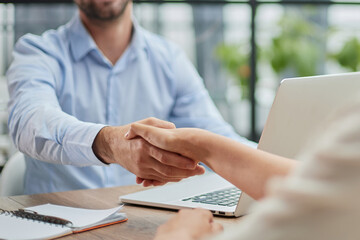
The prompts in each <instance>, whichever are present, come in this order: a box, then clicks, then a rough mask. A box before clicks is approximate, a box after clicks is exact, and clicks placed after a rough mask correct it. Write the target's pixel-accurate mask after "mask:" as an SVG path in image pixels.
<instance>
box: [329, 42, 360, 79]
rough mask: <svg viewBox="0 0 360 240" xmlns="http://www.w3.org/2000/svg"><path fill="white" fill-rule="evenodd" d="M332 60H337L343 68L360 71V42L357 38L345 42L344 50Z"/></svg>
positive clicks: (334, 55)
mask: <svg viewBox="0 0 360 240" xmlns="http://www.w3.org/2000/svg"><path fill="white" fill-rule="evenodd" d="M330 58H332V59H334V60H336V61H337V62H338V63H339V64H340V65H341V66H342V67H344V68H347V69H349V70H351V71H353V72H356V71H359V70H360V42H359V39H358V38H356V37H352V38H350V39H349V40H348V41H346V42H345V44H344V46H343V47H342V49H341V50H340V51H339V52H338V53H336V54H333V55H330Z"/></svg>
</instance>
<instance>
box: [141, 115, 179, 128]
mask: <svg viewBox="0 0 360 240" xmlns="http://www.w3.org/2000/svg"><path fill="white" fill-rule="evenodd" d="M139 123H142V124H146V125H150V126H154V127H158V128H166V129H174V128H176V126H175V124H174V123H172V122H168V121H164V120H161V119H158V118H154V117H150V118H147V119H144V120H141V121H139Z"/></svg>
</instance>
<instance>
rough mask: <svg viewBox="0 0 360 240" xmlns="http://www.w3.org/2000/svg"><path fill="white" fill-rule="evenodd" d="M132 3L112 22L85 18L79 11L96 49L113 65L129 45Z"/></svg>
mask: <svg viewBox="0 0 360 240" xmlns="http://www.w3.org/2000/svg"><path fill="white" fill-rule="evenodd" d="M131 14H132V3H129V4H128V6H127V7H126V10H125V12H124V14H123V15H122V16H121V17H120V18H119V19H115V20H113V21H100V20H94V19H89V18H87V17H86V16H85V15H84V14H83V13H82V12H81V11H80V18H81V20H82V22H83V23H84V25H85V27H86V28H87V30H88V31H89V33H90V35H91V36H92V38H93V39H94V41H95V43H96V45H97V46H98V48H99V49H100V50H101V51H102V53H103V54H104V55H105V57H106V58H107V59H109V60H110V62H111V63H112V64H113V65H115V63H116V62H117V60H118V59H119V58H120V57H121V55H122V54H123V53H124V52H125V50H126V48H127V47H128V45H129V44H130V41H131V36H132V20H131Z"/></svg>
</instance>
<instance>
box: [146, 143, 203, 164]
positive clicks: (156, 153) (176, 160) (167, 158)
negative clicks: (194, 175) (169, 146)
mask: <svg viewBox="0 0 360 240" xmlns="http://www.w3.org/2000/svg"><path fill="white" fill-rule="evenodd" d="M149 155H150V156H152V157H153V158H154V159H156V160H158V161H159V162H161V163H162V164H165V165H168V166H172V167H177V168H181V169H195V168H196V165H197V163H198V162H196V161H194V160H192V159H190V158H187V157H184V156H181V155H179V154H177V153H172V152H168V151H165V150H162V149H160V148H157V147H154V146H150V147H149Z"/></svg>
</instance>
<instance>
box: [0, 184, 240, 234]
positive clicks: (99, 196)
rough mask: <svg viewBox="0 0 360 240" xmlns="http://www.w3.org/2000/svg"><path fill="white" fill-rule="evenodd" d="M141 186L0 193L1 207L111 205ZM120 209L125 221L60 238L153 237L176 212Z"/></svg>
mask: <svg viewBox="0 0 360 240" xmlns="http://www.w3.org/2000/svg"><path fill="white" fill-rule="evenodd" d="M142 189H144V188H143V187H141V186H127V187H114V188H102V189H91V190H78V191H69V192H58V193H47V194H36V195H23V196H13V197H2V198H0V208H4V209H8V210H13V209H17V208H23V207H30V206H34V205H40V204H45V203H52V204H59V205H65V206H70V207H82V208H90V209H103V208H112V207H116V206H118V204H119V203H118V197H119V196H120V195H124V194H128V193H132V192H136V191H139V190H142ZM122 211H123V212H125V213H126V214H127V216H128V218H129V220H128V221H127V222H125V223H120V224H115V225H112V226H108V227H104V228H99V229H95V230H92V231H88V232H84V233H79V234H72V235H69V236H66V237H63V238H61V239H127V240H130V239H131V240H133V239H134V240H136V239H141V240H143V239H144V240H146V239H153V237H154V235H155V232H156V229H157V227H158V226H159V225H161V224H162V223H164V222H166V221H167V220H168V219H169V218H170V217H171V216H173V215H174V214H175V213H176V212H175V211H168V210H162V209H161V210H160V209H154V208H145V207H137V206H130V205H126V206H124V208H123V210H122ZM240 220H241V219H240V218H237V219H235V218H222V217H216V218H215V221H217V222H220V223H222V224H223V225H224V227H225V228H226V227H228V226H229V225H232V224H234V223H237V222H239V221H240Z"/></svg>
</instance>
